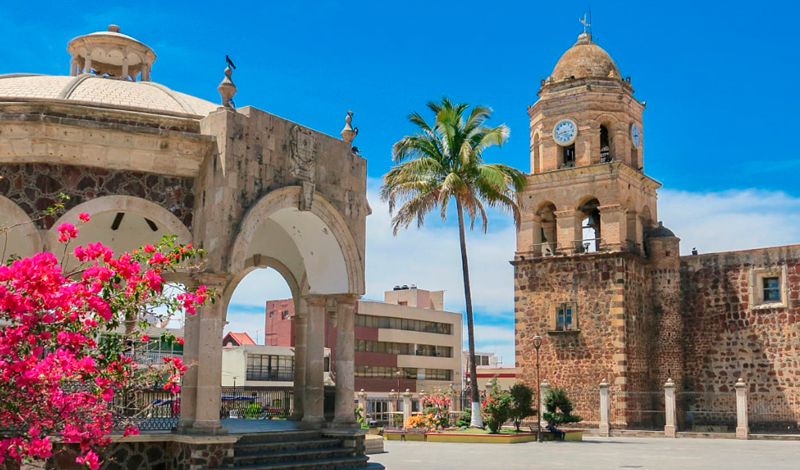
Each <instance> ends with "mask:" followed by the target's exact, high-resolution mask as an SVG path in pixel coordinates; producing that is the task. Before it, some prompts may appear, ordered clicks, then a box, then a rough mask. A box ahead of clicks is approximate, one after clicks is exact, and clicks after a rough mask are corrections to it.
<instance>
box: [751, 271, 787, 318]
mask: <svg viewBox="0 0 800 470" xmlns="http://www.w3.org/2000/svg"><path fill="white" fill-rule="evenodd" d="M786 271H787V270H786V266H781V267H775V268H755V269H753V277H752V281H751V282H752V284H751V288H750V305H751V307H753V308H776V307H777V308H780V307H786V305H787V304H786V291H785V290H786V286H785V283H786V274H787V272H786Z"/></svg>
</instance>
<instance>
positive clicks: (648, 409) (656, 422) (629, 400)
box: [597, 391, 666, 431]
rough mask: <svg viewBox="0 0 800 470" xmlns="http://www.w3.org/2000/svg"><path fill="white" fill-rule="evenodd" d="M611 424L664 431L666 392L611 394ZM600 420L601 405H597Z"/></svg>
mask: <svg viewBox="0 0 800 470" xmlns="http://www.w3.org/2000/svg"><path fill="white" fill-rule="evenodd" d="M609 402H610V403H609V407H610V410H609V411H610V413H609V424H610V425H611V427H612V428H616V429H635V430H643V431H663V430H664V424H665V423H666V411H665V404H664V392H663V391H654V392H623V391H612V392H611V393H610V394H609ZM597 410H598V415H597V419H598V421H599V411H600V406H599V402H598V406H597Z"/></svg>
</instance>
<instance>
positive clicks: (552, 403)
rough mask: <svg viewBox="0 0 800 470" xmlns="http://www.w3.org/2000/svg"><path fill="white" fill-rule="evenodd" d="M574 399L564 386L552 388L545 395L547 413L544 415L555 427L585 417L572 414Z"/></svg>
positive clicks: (575, 421)
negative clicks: (568, 394) (569, 395)
mask: <svg viewBox="0 0 800 470" xmlns="http://www.w3.org/2000/svg"><path fill="white" fill-rule="evenodd" d="M572 408H573V406H572V400H570V399H569V397H567V392H566V391H565V390H564V389H563V388H554V389H550V391H548V392H547V395H545V397H544V409H545V410H546V411H545V413H543V414H542V417H543V418H544V419H545V420H546V421H547V422H548V423H550V424H552V425H553V426H555V427H559V426H561V425H562V424H568V423H577V422H578V421H581V420H582V419H583V418H581V417H580V416H577V415H573V414H572Z"/></svg>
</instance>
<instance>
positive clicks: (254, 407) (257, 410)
mask: <svg viewBox="0 0 800 470" xmlns="http://www.w3.org/2000/svg"><path fill="white" fill-rule="evenodd" d="M260 417H261V405H259V404H258V403H249V404H248V405H247V409H245V410H244V418H245V419H258V418H260Z"/></svg>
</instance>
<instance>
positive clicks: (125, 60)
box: [122, 56, 128, 80]
mask: <svg viewBox="0 0 800 470" xmlns="http://www.w3.org/2000/svg"><path fill="white" fill-rule="evenodd" d="M122 79H123V80H127V79H128V56H125V57H124V58H123V59H122Z"/></svg>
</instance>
